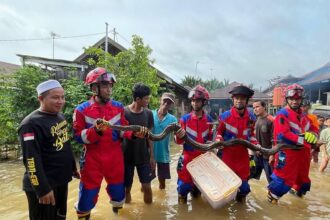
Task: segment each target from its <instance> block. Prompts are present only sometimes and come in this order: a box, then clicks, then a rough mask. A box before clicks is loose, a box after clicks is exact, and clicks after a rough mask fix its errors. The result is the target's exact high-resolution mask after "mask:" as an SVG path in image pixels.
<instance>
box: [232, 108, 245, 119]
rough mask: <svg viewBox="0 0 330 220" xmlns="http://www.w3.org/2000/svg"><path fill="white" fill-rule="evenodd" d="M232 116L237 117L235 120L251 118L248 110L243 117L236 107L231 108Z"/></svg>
mask: <svg viewBox="0 0 330 220" xmlns="http://www.w3.org/2000/svg"><path fill="white" fill-rule="evenodd" d="M230 111H231V114H232V115H233V116H234V117H235V118H247V117H249V113H248V109H247V108H245V111H244V114H243V116H242V117H241V116H240V114H239V113H238V110H237V109H236V108H235V107H232V108H231V110H230Z"/></svg>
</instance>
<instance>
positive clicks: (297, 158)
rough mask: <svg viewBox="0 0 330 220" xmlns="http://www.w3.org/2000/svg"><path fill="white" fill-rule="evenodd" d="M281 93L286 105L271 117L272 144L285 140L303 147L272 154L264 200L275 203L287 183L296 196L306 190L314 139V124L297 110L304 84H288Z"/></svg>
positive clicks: (307, 189)
mask: <svg viewBox="0 0 330 220" xmlns="http://www.w3.org/2000/svg"><path fill="white" fill-rule="evenodd" d="M284 95H285V100H286V103H287V105H286V106H285V107H284V108H282V109H281V110H280V111H279V112H278V113H277V115H276V118H275V121H274V139H275V144H278V143H287V144H291V145H297V146H301V147H303V149H300V150H295V149H283V150H281V151H279V152H278V153H277V154H276V155H275V163H274V171H273V174H272V175H271V178H272V181H271V182H270V184H269V185H268V189H269V191H268V201H269V202H270V203H273V204H277V202H278V199H279V198H280V197H282V196H283V195H284V194H286V193H287V192H288V191H289V190H290V188H291V187H293V189H295V190H296V191H297V195H298V196H300V197H301V196H303V195H305V194H306V192H307V191H309V190H310V186H311V181H310V179H309V177H308V174H309V167H310V154H311V152H310V151H311V144H315V143H316V142H317V128H316V127H315V126H314V125H313V124H312V122H311V121H310V119H309V118H308V117H307V116H306V115H305V114H303V113H302V111H301V105H302V101H303V95H304V88H303V87H301V86H300V85H298V84H292V85H289V86H287V88H286V89H285V90H284Z"/></svg>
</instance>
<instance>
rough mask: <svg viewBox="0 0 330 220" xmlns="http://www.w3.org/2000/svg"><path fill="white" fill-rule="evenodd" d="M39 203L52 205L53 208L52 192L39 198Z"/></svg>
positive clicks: (53, 198)
mask: <svg viewBox="0 0 330 220" xmlns="http://www.w3.org/2000/svg"><path fill="white" fill-rule="evenodd" d="M39 203H40V204H43V205H49V204H52V205H53V206H54V205H55V197H54V192H53V190H51V191H50V192H49V193H47V194H46V195H44V196H42V197H40V198H39Z"/></svg>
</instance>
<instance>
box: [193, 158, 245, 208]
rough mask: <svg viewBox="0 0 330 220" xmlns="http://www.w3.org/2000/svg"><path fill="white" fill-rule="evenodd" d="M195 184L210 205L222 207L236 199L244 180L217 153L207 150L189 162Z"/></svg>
mask: <svg viewBox="0 0 330 220" xmlns="http://www.w3.org/2000/svg"><path fill="white" fill-rule="evenodd" d="M187 169H188V171H189V173H190V174H191V176H192V178H193V181H194V183H195V185H196V186H197V187H198V189H199V190H200V191H201V193H202V194H203V195H204V196H205V198H206V199H207V201H208V202H209V203H210V205H211V206H212V207H213V208H214V209H217V208H220V207H222V206H223V205H225V204H227V203H228V202H230V201H232V200H233V199H235V197H236V194H237V191H238V188H239V187H240V186H241V184H242V180H241V179H240V178H239V177H238V176H237V175H236V174H235V173H234V171H232V170H231V169H230V168H229V167H228V166H227V165H226V164H225V163H224V162H223V161H222V160H220V159H219V158H218V157H217V155H215V154H214V153H212V152H206V153H204V154H202V155H200V156H198V157H196V158H195V159H194V160H193V161H191V162H190V163H188V164H187Z"/></svg>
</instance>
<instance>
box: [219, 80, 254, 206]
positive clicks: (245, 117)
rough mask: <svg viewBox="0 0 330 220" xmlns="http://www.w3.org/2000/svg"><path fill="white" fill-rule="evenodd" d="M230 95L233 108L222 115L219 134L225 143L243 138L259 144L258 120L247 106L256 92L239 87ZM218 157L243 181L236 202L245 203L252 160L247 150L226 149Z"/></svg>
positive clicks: (241, 148)
mask: <svg viewBox="0 0 330 220" xmlns="http://www.w3.org/2000/svg"><path fill="white" fill-rule="evenodd" d="M229 93H230V94H231V95H232V100H233V107H232V108H231V109H230V110H228V111H226V112H224V113H223V114H222V115H221V117H220V125H219V128H218V134H219V135H221V136H222V137H223V139H224V141H227V140H230V139H234V138H241V139H244V140H248V141H250V142H251V143H253V144H257V143H258V142H257V139H256V138H255V134H254V125H255V121H256V118H255V116H254V114H253V112H250V111H249V110H248V109H247V104H248V102H249V99H250V98H251V97H252V96H253V94H254V91H253V90H252V89H250V88H248V87H246V86H244V85H239V86H236V87H234V88H233V89H232V90H231V91H230V92H229ZM218 156H219V157H220V158H221V159H222V160H223V162H225V163H226V164H227V165H228V166H229V167H230V168H231V169H232V170H233V171H234V172H235V173H236V174H237V175H238V176H239V177H240V178H241V179H242V185H241V186H240V187H239V191H238V193H237V196H236V200H237V201H239V202H241V201H243V200H244V199H245V197H246V196H247V194H248V193H249V192H250V186H249V184H248V179H249V176H250V159H249V153H248V150H247V148H246V147H244V146H242V145H236V146H232V147H228V148H224V149H223V150H222V151H218Z"/></svg>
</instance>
